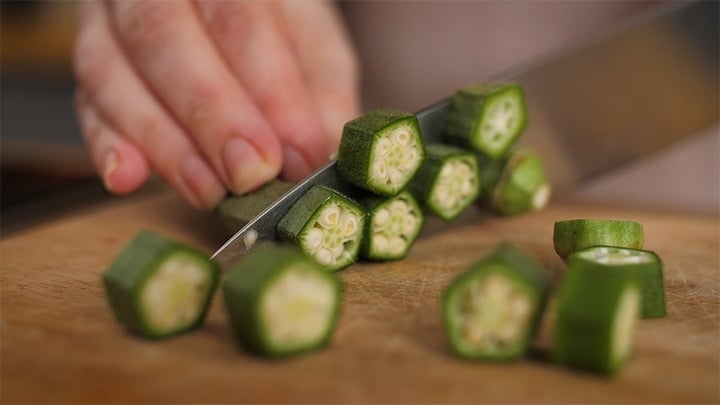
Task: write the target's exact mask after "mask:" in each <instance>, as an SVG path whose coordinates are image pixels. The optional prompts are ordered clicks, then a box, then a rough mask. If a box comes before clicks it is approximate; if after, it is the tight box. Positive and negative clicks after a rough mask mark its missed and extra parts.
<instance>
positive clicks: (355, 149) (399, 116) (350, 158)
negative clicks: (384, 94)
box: [337, 110, 425, 196]
mask: <svg viewBox="0 0 720 405" xmlns="http://www.w3.org/2000/svg"><path fill="white" fill-rule="evenodd" d="M424 157H425V147H424V144H423V140H422V137H421V136H420V126H419V125H418V121H417V118H416V117H415V116H414V115H412V114H407V113H403V112H398V111H392V110H379V111H373V112H370V113H367V114H365V115H363V116H361V117H359V118H356V119H354V120H352V121H350V122H348V123H347V124H345V127H344V128H343V135H342V138H341V140H340V149H339V151H338V158H337V170H338V174H339V175H340V176H341V177H342V178H343V179H345V180H346V181H347V182H349V183H351V184H353V185H355V186H357V187H359V188H362V189H365V190H368V191H371V192H373V193H375V194H380V195H384V196H393V195H396V194H398V193H399V192H400V191H401V190H402V189H403V188H404V187H405V186H406V185H407V184H408V182H409V181H410V179H411V178H412V177H413V176H414V175H415V172H416V171H417V170H418V168H419V167H420V164H421V163H422V160H423V158H424Z"/></svg>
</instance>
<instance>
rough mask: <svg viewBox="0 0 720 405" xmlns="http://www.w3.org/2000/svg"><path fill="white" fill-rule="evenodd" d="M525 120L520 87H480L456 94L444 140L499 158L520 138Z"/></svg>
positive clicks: (503, 84) (523, 101)
mask: <svg viewBox="0 0 720 405" xmlns="http://www.w3.org/2000/svg"><path fill="white" fill-rule="evenodd" d="M527 119H528V113H527V108H526V106H525V96H524V94H523V91H522V88H521V87H520V86H519V85H517V84H515V83H484V84H479V85H476V86H472V87H468V88H463V89H460V90H458V91H456V92H455V94H454V96H453V98H452V104H451V108H450V111H449V112H448V114H447V117H446V124H445V132H446V139H447V140H448V142H451V143H454V144H457V145H460V146H463V147H466V148H471V149H473V150H475V151H477V152H480V153H483V154H485V155H487V156H489V157H491V158H493V159H499V158H501V157H502V156H503V155H505V154H506V152H507V151H508V150H510V148H511V147H512V145H513V144H514V143H515V141H516V140H517V139H518V137H520V135H521V134H522V132H523V130H524V129H525V126H526V125H527Z"/></svg>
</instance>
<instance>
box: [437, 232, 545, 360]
mask: <svg viewBox="0 0 720 405" xmlns="http://www.w3.org/2000/svg"><path fill="white" fill-rule="evenodd" d="M548 289H549V280H548V278H547V276H546V275H545V273H544V272H543V270H542V269H540V268H539V267H538V266H537V264H536V263H535V262H534V261H533V260H532V259H531V258H530V257H528V256H527V255H525V253H523V252H522V251H520V250H519V249H517V248H515V247H514V246H512V245H510V244H507V243H503V244H500V245H498V246H497V247H496V248H495V249H494V250H493V251H492V252H491V253H490V254H488V255H487V256H485V257H484V258H483V259H481V260H479V261H478V262H476V263H474V264H473V265H471V266H470V267H469V268H468V269H467V270H466V271H465V272H464V273H462V274H461V275H460V276H459V277H457V278H456V279H455V280H454V281H453V282H452V283H451V284H450V286H448V287H447V288H446V289H445V291H444V292H443V296H442V307H443V308H442V314H443V322H444V329H445V333H446V336H447V339H448V342H449V344H450V348H451V350H452V351H453V353H454V354H456V355H457V356H459V357H462V358H466V359H480V360H495V361H509V360H515V359H518V358H520V357H522V356H523V355H524V354H525V353H526V352H527V350H528V348H529V347H530V344H531V342H532V339H533V337H534V335H535V333H536V331H537V329H538V325H539V321H540V317H541V314H542V311H543V308H544V306H545V302H546V299H547V293H548Z"/></svg>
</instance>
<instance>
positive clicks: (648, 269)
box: [573, 246, 666, 318]
mask: <svg viewBox="0 0 720 405" xmlns="http://www.w3.org/2000/svg"><path fill="white" fill-rule="evenodd" d="M573 255H574V256H577V258H578V259H583V260H586V261H591V262H596V263H599V264H603V265H606V266H608V267H612V268H613V269H615V268H617V269H622V270H624V271H627V272H630V273H632V274H634V275H635V277H637V282H638V285H639V287H640V293H641V295H642V309H641V314H640V317H641V318H662V317H664V316H665V314H666V310H665V281H664V277H663V266H662V261H661V260H660V258H659V257H658V255H657V254H655V252H651V251H648V250H638V249H627V248H619V247H613V246H594V247H591V248H587V249H583V250H580V251H578V252H575V253H574V254H573Z"/></svg>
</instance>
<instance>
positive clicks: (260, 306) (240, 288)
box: [222, 245, 340, 357]
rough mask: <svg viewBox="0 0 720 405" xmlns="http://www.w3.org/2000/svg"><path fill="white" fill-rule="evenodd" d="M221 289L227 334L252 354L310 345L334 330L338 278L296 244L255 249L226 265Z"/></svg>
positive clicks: (309, 347) (271, 354)
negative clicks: (227, 266)
mask: <svg viewBox="0 0 720 405" xmlns="http://www.w3.org/2000/svg"><path fill="white" fill-rule="evenodd" d="M222 292H223V301H224V303H225V309H226V313H227V316H228V318H229V320H230V325H231V327H232V331H233V335H234V336H235V338H236V340H237V341H238V343H240V345H241V346H242V347H244V348H246V349H247V350H249V351H251V352H253V353H255V354H258V355H262V356H269V357H279V356H288V355H294V354H298V353H302V352H308V351H311V350H316V349H319V348H321V347H323V346H325V345H327V343H328V342H329V341H330V339H331V337H332V334H333V331H334V330H335V324H336V322H337V317H338V313H339V308H340V282H339V281H338V279H337V278H336V277H335V276H334V275H333V274H330V273H327V272H326V271H324V270H322V269H321V268H320V267H318V265H317V264H316V263H315V262H313V261H312V260H310V259H309V258H307V257H306V256H305V255H303V254H302V253H301V252H300V251H299V250H297V249H296V248H291V247H287V246H285V247H281V246H277V245H266V246H262V247H260V248H258V249H257V250H256V251H254V252H253V253H251V254H250V255H249V256H247V257H246V258H244V259H243V260H241V261H240V262H238V263H237V264H235V265H234V266H233V267H232V269H231V270H230V272H229V273H228V276H227V278H226V279H225V281H224V282H223V286H222Z"/></svg>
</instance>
